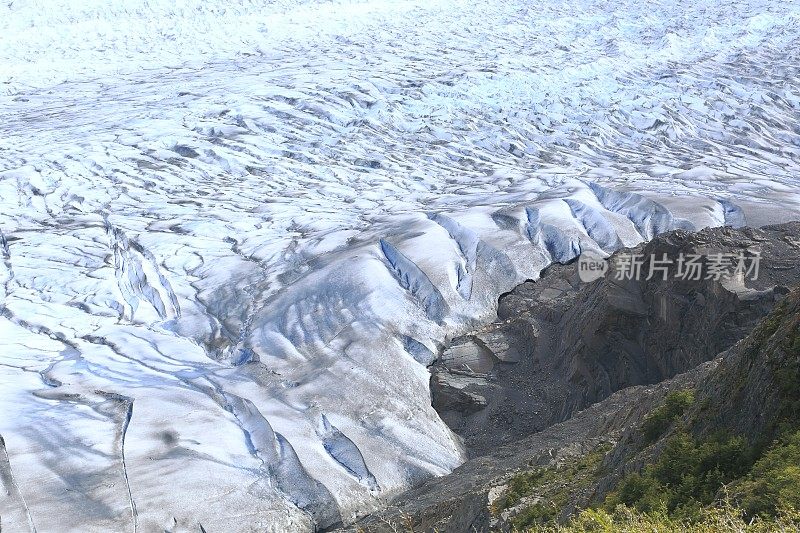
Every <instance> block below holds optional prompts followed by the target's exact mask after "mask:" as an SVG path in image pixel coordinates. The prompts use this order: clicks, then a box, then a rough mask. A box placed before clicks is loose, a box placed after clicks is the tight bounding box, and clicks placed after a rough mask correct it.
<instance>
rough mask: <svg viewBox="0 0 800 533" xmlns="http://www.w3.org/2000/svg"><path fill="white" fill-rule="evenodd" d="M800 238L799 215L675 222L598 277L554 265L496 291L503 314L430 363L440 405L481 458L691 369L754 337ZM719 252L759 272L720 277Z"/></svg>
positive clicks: (798, 271) (792, 277)
mask: <svg viewBox="0 0 800 533" xmlns="http://www.w3.org/2000/svg"><path fill="white" fill-rule="evenodd" d="M798 238H800V224H797V223H792V224H786V225H782V226H775V227H766V228H762V229H758V230H756V229H741V230H739V229H733V228H717V229H709V230H704V231H701V232H699V233H690V232H687V231H683V230H678V231H674V232H671V233H667V234H663V235H661V236H658V237H656V238H655V239H654V240H652V241H650V242H649V243H647V244H644V245H641V246H639V247H637V248H634V249H626V250H622V251H620V252H618V253H616V254H614V255H613V256H612V257H611V258H610V260H609V263H610V264H611V265H612V266H611V268H610V269H609V271H608V272H607V274H606V276H605V277H603V278H601V279H598V280H596V281H594V282H592V283H583V282H581V280H580V278H579V275H578V263H575V262H573V263H571V264H568V265H554V266H552V267H550V268H549V269H547V270H546V271H545V272H544V273H543V275H542V277H541V279H540V280H538V281H536V282H527V283H524V284H523V285H521V286H519V287H517V288H516V289H514V290H513V291H511V292H510V293H508V294H506V295H504V296H503V297H501V298H500V302H499V307H498V320H497V321H496V322H494V323H492V324H490V325H488V326H487V327H485V328H483V329H481V330H479V331H476V332H474V333H472V334H470V335H467V336H464V337H461V338H458V339H455V340H454V341H453V343H452V345H451V346H450V347H449V348H447V349H446V350H444V352H443V354H442V357H441V358H440V359H439V360H438V361H437V363H436V364H435V365H434V366H433V367H432V378H431V389H432V391H433V405H434V407H436V409H437V410H438V411H439V413H440V414H441V416H442V418H443V419H444V420H445V422H447V423H448V425H450V427H451V428H452V429H453V431H455V432H456V433H458V434H459V435H461V436H462V437H463V438H464V440H465V442H466V444H467V448H468V449H469V450H470V453H471V454H472V456H479V455H482V454H484V453H486V452H487V451H490V450H492V449H494V448H495V447H497V446H498V445H502V444H505V443H508V442H512V441H514V440H517V439H519V438H521V437H523V436H525V435H529V434H531V433H535V432H537V431H541V430H542V429H544V428H546V427H549V426H550V425H552V424H555V423H558V422H561V421H563V420H566V419H568V418H569V417H570V416H572V415H573V414H574V413H576V412H577V411H580V410H581V409H584V408H585V407H586V406H588V405H591V404H593V403H596V402H598V401H601V400H603V399H604V398H607V397H608V396H609V395H610V394H612V393H614V392H615V391H618V390H620V389H623V388H625V387H629V386H632V385H647V384H653V383H658V382H660V381H663V380H665V379H669V378H671V377H673V376H675V375H677V374H679V373H681V372H686V371H687V370H690V369H692V368H694V367H696V366H697V365H698V364H700V363H702V362H704V361H708V360H710V359H713V358H714V357H715V356H716V355H717V354H719V353H720V352H722V351H724V350H726V349H728V348H730V347H731V346H732V345H733V344H734V343H735V342H736V341H738V340H740V339H741V338H743V337H744V336H745V335H747V333H748V332H749V331H750V330H751V329H752V328H753V327H754V325H755V324H756V322H757V321H758V320H760V319H761V318H762V317H764V316H765V315H766V314H767V313H768V312H769V311H770V310H771V309H772V307H773V306H774V305H775V302H776V301H777V300H778V299H780V298H781V297H782V296H783V295H784V294H786V292H787V291H788V289H787V288H786V287H787V285H791V284H792V283H795V282H796V281H797V280H800V248H798V246H797V242H798ZM716 254H731V255H730V257H729V259H728V260H729V261H730V263H731V265H730V269H729V270H730V271H731V273H732V272H733V270H735V265H734V263H736V262H737V261H736V260H734V257H737V256H738V255H739V254H743V256H744V257H746V258H747V261H746V262H745V266H746V267H747V268H751V267H753V265H754V264H756V260H755V259H753V258H754V257H756V255H755V254H760V256H759V257H760V259H758V260H757V261H758V262H757V264H758V265H759V268H758V275H757V278H756V279H753V278H754V277H755V276H756V273H755V272H754V271H751V272H750V273H749V274H748V273H747V272H744V271H743V272H741V275H738V276H731V277H730V278H727V277H720V278H719V279H715V277H716V275H714V274H713V272H712V271H713V269H714V266H713V265H712V264H711V261H712V260H713V258H714V257H715V256H716ZM694 256H700V260H699V262H698V264H699V265H700V266H699V267H698V268H699V270H698V272H700V273H701V279H698V280H695V279H683V278H682V277H681V275H680V274H679V272H678V268H679V265H678V262H679V260H680V258H681V257H683V258H684V259H685V260H688V258H691V257H694ZM630 257H642V258H645V259H646V260H645V261H644V263H643V264H642V266H641V275H640V277H639V278H638V279H617V278H618V277H621V276H619V275H618V274H619V273H621V272H622V270H621V269H622V267H623V266H622V265H621V263H624V262H625V261H627V260H628V259H627V258H630ZM651 257H654V258H656V259H657V260H658V261H662V260H663V258H664V257H666V258H667V260H668V261H671V262H672V264H671V265H669V266H668V271H667V272H666V274H664V273H662V272H660V271H659V270H657V267H658V266H659V265H660V263H657V264H656V265H655V269H654V274H653V275H652V276H650V272H649V270H650V268H649V267H650V262H649V258H651ZM684 268H686V267H685V265H684ZM745 274H747V275H745ZM709 275H711V277H710V278H709V279H706V277H707V276H709ZM648 277H650V278H651V279H647V278H648ZM685 277H687V278H688V277H690V276H685Z"/></svg>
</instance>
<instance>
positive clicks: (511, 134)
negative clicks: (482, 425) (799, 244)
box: [0, 0, 800, 533]
mask: <svg viewBox="0 0 800 533" xmlns="http://www.w3.org/2000/svg"><path fill="white" fill-rule="evenodd" d="M798 217H800V3H798V2H797V1H796V0H789V1H787V0H773V1H759V0H752V1H744V0H724V1H723V0H687V1H670V0H656V1H653V2H644V1H641V0H594V1H592V0H563V1H562V0H549V1H543V0H493V1H474V0H472V1H464V0H374V1H372V0H367V1H364V2H347V1H342V2H314V1H305V2H302V1H290V0H279V1H277V2H274V3H270V2H264V1H256V0H252V1H245V0H183V1H181V0H177V1H176V0H85V1H81V0H4V1H3V2H2V3H0V231H2V233H0V255H2V261H0V436H2V441H1V442H2V447H0V485H1V486H2V489H1V490H0V520H1V521H2V522H1V524H2V526H1V527H2V531H3V533H6V532H8V533H11V532H17V531H33V530H35V531H38V532H40V533H42V532H72V531H74V532H81V533H89V532H95V531H96V532H107V531H138V532H152V531H170V532H177V531H192V532H196V531H200V526H201V525H202V528H203V530H204V531H207V532H209V533H211V532H229V533H235V532H241V531H280V532H285V531H286V532H294V531H306V530H312V529H313V528H314V527H327V526H330V525H332V524H335V523H337V522H339V521H343V522H345V523H346V522H348V521H350V520H352V519H353V518H354V517H356V516H357V515H360V514H363V513H366V512H369V511H370V510H372V509H374V508H376V507H378V506H380V505H381V504H382V503H383V502H385V501H386V500H387V499H389V498H391V497H392V496H394V495H396V494H397V493H398V492H400V491H402V490H404V489H406V488H408V487H409V486H410V485H412V484H414V483H417V482H419V481H421V480H423V479H425V478H427V477H429V476H436V475H442V474H445V473H447V472H449V471H450V470H452V469H453V468H455V467H456V466H457V465H458V464H459V463H460V462H461V461H462V460H463V449H462V447H461V445H460V443H459V442H458V439H457V438H456V437H455V436H454V435H453V434H451V433H450V431H449V430H448V428H447V427H446V426H445V425H444V423H442V422H441V420H439V418H438V416H437V414H436V412H435V411H434V410H433V409H432V408H431V406H430V393H429V387H428V371H427V369H426V365H427V364H429V363H430V362H431V361H432V360H433V358H434V357H435V353H436V351H437V348H438V346H440V345H441V343H442V342H443V341H445V340H446V339H447V338H448V337H451V336H452V335H454V334H457V333H458V332H460V331H464V330H465V329H466V328H468V327H470V326H474V325H475V324H476V323H477V322H479V321H481V320H486V319H489V318H491V317H492V315H493V312H494V307H495V305H496V299H497V297H498V295H499V294H500V293H502V292H503V291H506V290H508V289H510V288H511V287H513V286H514V285H515V284H517V283H519V282H521V281H523V280H525V279H528V278H536V277H537V275H538V272H539V271H540V269H542V268H543V267H544V266H545V265H547V264H548V263H549V262H551V261H552V260H561V261H564V260H568V259H570V258H571V257H572V256H574V255H575V254H576V253H578V252H580V251H581V250H587V249H590V248H595V249H597V248H599V249H600V250H603V251H605V252H609V251H611V250H613V249H614V248H616V247H619V246H621V245H631V244H634V243H636V242H639V241H641V240H643V239H648V238H650V237H652V235H653V234H655V233H657V232H660V231H664V230H668V229H670V228H675V227H686V228H700V227H704V226H713V225H721V224H733V225H739V224H742V223H745V222H747V223H748V224H751V225H761V224H765V223H771V222H781V221H786V220H789V219H793V218H798Z"/></svg>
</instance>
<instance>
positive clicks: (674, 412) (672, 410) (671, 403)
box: [642, 390, 694, 443]
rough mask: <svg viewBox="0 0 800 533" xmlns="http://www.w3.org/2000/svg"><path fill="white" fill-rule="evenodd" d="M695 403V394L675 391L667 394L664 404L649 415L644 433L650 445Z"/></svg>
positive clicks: (687, 391) (643, 429)
mask: <svg viewBox="0 0 800 533" xmlns="http://www.w3.org/2000/svg"><path fill="white" fill-rule="evenodd" d="M693 403H694V392H692V391H690V390H681V391H675V392H671V393H669V394H667V397H666V398H665V399H664V404H663V405H661V406H660V407H658V408H657V409H655V410H653V412H652V413H650V414H649V415H647V417H646V418H645V419H644V424H643V425H642V432H643V433H644V437H645V439H646V440H647V442H648V443H651V442H655V441H656V440H658V438H659V437H660V436H661V435H663V434H664V432H665V431H667V429H669V427H670V426H671V425H672V424H673V423H674V422H675V421H676V420H677V419H678V418H680V417H681V416H682V415H683V413H685V412H686V410H687V409H688V408H689V407H690V406H691V405H692V404H693Z"/></svg>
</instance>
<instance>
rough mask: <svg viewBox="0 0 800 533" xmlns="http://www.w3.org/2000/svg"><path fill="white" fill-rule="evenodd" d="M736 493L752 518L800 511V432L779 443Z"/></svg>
mask: <svg viewBox="0 0 800 533" xmlns="http://www.w3.org/2000/svg"><path fill="white" fill-rule="evenodd" d="M734 490H735V492H736V494H737V498H738V499H739V500H740V501H741V504H742V507H743V508H744V510H745V512H746V513H747V515H748V516H762V517H763V516H774V515H776V514H777V513H778V512H780V511H781V510H784V509H800V431H795V432H794V433H791V434H789V435H788V436H786V437H784V438H781V439H778V440H777V441H776V442H775V443H774V444H773V445H772V446H771V447H770V448H769V449H768V450H767V451H766V452H765V453H764V455H763V456H762V457H761V458H760V459H759V460H758V461H756V463H755V465H753V468H752V470H751V471H750V473H749V474H748V476H747V477H746V478H745V479H744V480H743V481H742V482H741V483H739V484H738V485H737V486H736V487H735V489H734Z"/></svg>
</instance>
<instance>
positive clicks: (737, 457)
mask: <svg viewBox="0 0 800 533" xmlns="http://www.w3.org/2000/svg"><path fill="white" fill-rule="evenodd" d="M752 455H753V454H752V450H751V448H750V447H749V446H748V445H747V443H746V442H745V441H744V439H742V438H741V437H729V436H727V435H724V434H719V435H716V436H714V437H712V438H710V439H708V440H705V441H702V442H701V441H697V440H695V439H694V438H692V437H691V436H690V435H689V434H688V433H686V432H685V431H679V432H678V433H676V434H675V435H673V436H672V437H670V439H669V440H668V441H667V443H666V445H665V446H664V450H663V451H662V453H661V455H660V456H659V458H658V460H657V461H656V462H655V463H653V464H652V465H649V466H648V467H646V468H645V469H644V471H643V472H642V473H641V474H631V475H629V476H626V477H625V478H623V480H622V481H621V482H620V484H619V486H618V487H617V489H616V490H615V491H613V492H612V493H611V494H610V495H609V496H608V498H607V499H606V502H605V508H606V509H607V510H611V509H614V508H615V507H616V506H617V505H620V504H624V505H627V506H631V507H633V508H635V509H636V510H637V511H639V512H645V513H651V512H654V511H666V512H667V513H669V515H670V516H675V517H678V518H693V517H696V516H698V514H699V513H700V511H701V510H702V509H703V508H704V507H705V506H707V505H709V504H711V503H713V502H714V501H715V498H716V497H717V495H718V493H719V491H720V489H721V488H722V487H723V486H724V485H725V484H727V483H730V482H731V481H733V480H734V479H737V478H740V477H741V476H743V475H745V474H746V473H747V471H748V470H749V468H750V466H751V465H752Z"/></svg>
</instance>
